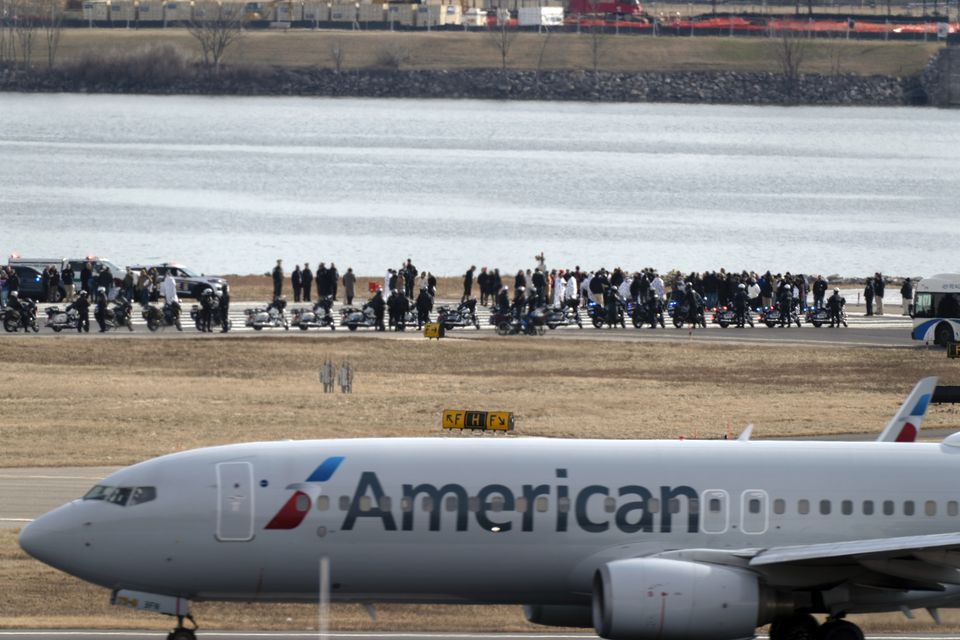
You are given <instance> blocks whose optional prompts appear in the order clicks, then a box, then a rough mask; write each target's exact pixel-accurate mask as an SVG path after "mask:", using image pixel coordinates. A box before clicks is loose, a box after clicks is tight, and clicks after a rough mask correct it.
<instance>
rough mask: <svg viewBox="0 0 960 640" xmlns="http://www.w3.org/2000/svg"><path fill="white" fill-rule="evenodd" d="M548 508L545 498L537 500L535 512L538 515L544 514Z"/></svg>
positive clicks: (548, 502) (541, 497) (547, 500)
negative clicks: (538, 513)
mask: <svg viewBox="0 0 960 640" xmlns="http://www.w3.org/2000/svg"><path fill="white" fill-rule="evenodd" d="M549 508H550V500H549V499H548V498H547V497H546V496H540V497H539V498H537V511H538V512H540V513H546V512H547V510H548V509H549Z"/></svg>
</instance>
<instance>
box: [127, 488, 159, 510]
mask: <svg viewBox="0 0 960 640" xmlns="http://www.w3.org/2000/svg"><path fill="white" fill-rule="evenodd" d="M156 497H157V490H156V488H155V487H137V488H136V489H134V490H133V493H132V494H130V506H131V507H132V506H133V505H135V504H143V503H144V502H150V501H151V500H154V499H155V498H156Z"/></svg>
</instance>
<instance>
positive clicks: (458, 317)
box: [437, 298, 480, 331]
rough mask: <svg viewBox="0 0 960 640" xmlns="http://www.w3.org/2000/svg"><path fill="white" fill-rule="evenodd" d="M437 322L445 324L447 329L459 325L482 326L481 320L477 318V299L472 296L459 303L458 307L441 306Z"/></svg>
mask: <svg viewBox="0 0 960 640" xmlns="http://www.w3.org/2000/svg"><path fill="white" fill-rule="evenodd" d="M437 322H438V323H439V324H442V325H443V328H444V329H446V330H448V331H449V330H450V329H455V328H457V327H471V326H472V327H475V328H477V329H479V328H480V320H479V318H477V299H476V298H470V299H469V300H464V301H463V302H461V303H460V304H458V305H457V308H456V309H451V308H450V307H446V306H443V307H440V308H438V309H437Z"/></svg>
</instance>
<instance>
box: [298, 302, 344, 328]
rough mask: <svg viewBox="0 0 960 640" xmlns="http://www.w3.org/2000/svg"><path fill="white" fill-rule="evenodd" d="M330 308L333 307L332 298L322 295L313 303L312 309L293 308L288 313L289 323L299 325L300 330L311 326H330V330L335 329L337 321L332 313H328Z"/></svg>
mask: <svg viewBox="0 0 960 640" xmlns="http://www.w3.org/2000/svg"><path fill="white" fill-rule="evenodd" d="M331 308H333V298H332V297H331V296H322V297H321V298H320V299H319V300H317V303H316V304H314V305H313V309H294V310H293V311H292V312H291V314H290V325H291V326H293V327H299V328H300V330H301V331H306V330H307V329H309V328H311V327H315V328H317V329H320V328H322V327H330V330H331V331H335V330H336V328H337V323H336V321H335V320H334V318H333V314H332V313H330V309H331Z"/></svg>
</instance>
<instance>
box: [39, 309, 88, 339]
mask: <svg viewBox="0 0 960 640" xmlns="http://www.w3.org/2000/svg"><path fill="white" fill-rule="evenodd" d="M46 314H47V321H46V322H45V323H44V326H46V327H50V328H51V329H53V330H54V332H56V333H60V332H61V331H63V330H64V329H76V328H77V323H78V322H79V321H80V314H79V313H78V312H77V310H76V309H70V310H69V311H64V310H63V309H61V308H60V307H58V306H52V307H47V311H46Z"/></svg>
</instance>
